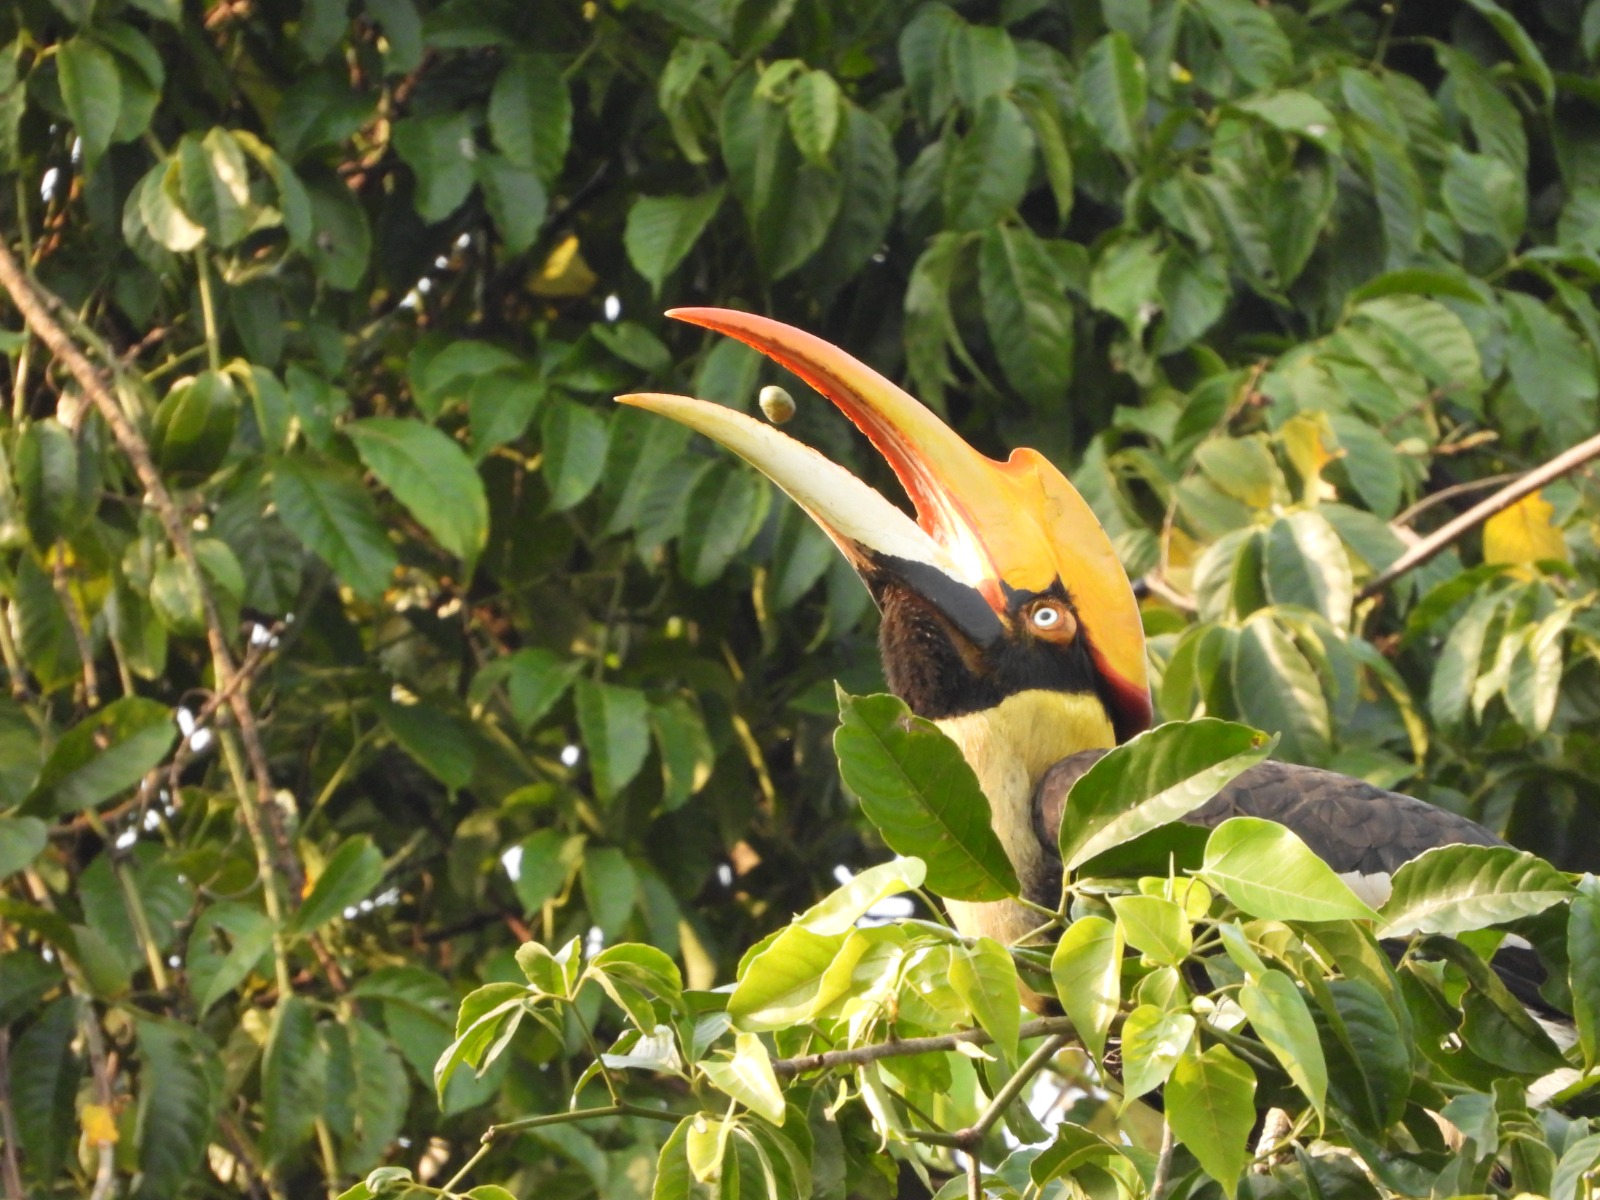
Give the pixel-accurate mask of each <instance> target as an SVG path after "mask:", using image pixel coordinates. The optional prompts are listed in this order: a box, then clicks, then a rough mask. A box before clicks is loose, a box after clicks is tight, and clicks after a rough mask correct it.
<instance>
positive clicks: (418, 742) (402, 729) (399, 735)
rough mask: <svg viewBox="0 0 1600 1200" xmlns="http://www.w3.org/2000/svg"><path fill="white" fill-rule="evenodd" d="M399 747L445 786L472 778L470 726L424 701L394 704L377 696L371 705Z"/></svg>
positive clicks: (461, 784) (460, 785)
mask: <svg viewBox="0 0 1600 1200" xmlns="http://www.w3.org/2000/svg"><path fill="white" fill-rule="evenodd" d="M373 707H374V708H376V709H377V712H378V716H379V717H381V718H382V719H383V724H384V727H385V728H387V729H388V731H389V732H390V734H392V735H393V737H394V740H395V742H396V743H398V744H399V746H400V748H401V749H402V750H404V751H405V752H406V753H407V754H409V755H410V756H411V757H412V758H413V759H415V760H416V761H417V762H418V763H420V764H421V765H422V766H423V767H424V768H426V769H427V772H428V774H430V775H432V776H433V777H434V778H435V779H437V780H438V781H439V782H440V783H442V784H444V785H445V787H447V788H464V787H466V786H467V784H468V783H470V782H471V781H472V771H473V762H474V759H475V757H476V749H475V745H474V741H473V737H472V726H471V725H470V724H469V723H468V722H466V721H464V720H462V719H461V718H460V717H458V716H456V715H455V714H454V713H452V712H447V711H445V710H442V709H440V708H438V707H437V706H435V705H433V704H429V703H427V702H425V701H423V702H418V703H416V704H397V703H395V702H394V701H393V700H389V699H387V698H383V697H379V698H378V699H377V700H376V702H375V703H374V705H373Z"/></svg>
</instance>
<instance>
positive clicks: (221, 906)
mask: <svg viewBox="0 0 1600 1200" xmlns="http://www.w3.org/2000/svg"><path fill="white" fill-rule="evenodd" d="M220 933H226V934H227V935H228V938H229V939H230V941H229V942H228V943H224V942H223V939H222V938H221V937H219V936H218V935H219V934H220ZM273 933H274V929H273V925H272V922H271V921H270V920H268V919H267V917H266V916H265V915H263V914H262V913H260V912H259V911H257V910H256V909H254V908H251V907H250V906H249V905H247V904H242V903H239V902H237V901H232V900H224V901H222V902H220V903H217V904H212V905H211V906H210V907H208V908H206V909H205V910H204V911H203V912H201V914H200V915H199V917H197V918H196V919H195V923H194V928H193V929H191V930H190V931H189V942H188V947H187V951H186V953H185V955H184V965H185V966H186V967H187V968H188V971H189V984H190V987H191V988H192V989H193V991H194V993H195V995H196V997H197V1000H198V1003H199V1005H200V1012H201V1014H202V1015H204V1014H205V1013H207V1012H209V1011H210V1010H211V1009H212V1008H213V1007H215V1006H216V1005H217V1004H218V1003H220V1002H221V1001H222V1000H223V999H224V998H225V997H226V996H227V995H228V993H230V992H231V991H233V989H234V988H236V987H238V986H239V985H240V984H241V983H243V982H244V981H245V979H246V978H247V977H248V976H249V974H250V972H251V971H252V970H254V969H255V968H256V966H257V965H258V964H259V963H260V962H261V958H262V956H263V955H264V954H266V953H267V952H268V951H269V950H271V949H272V937H273Z"/></svg>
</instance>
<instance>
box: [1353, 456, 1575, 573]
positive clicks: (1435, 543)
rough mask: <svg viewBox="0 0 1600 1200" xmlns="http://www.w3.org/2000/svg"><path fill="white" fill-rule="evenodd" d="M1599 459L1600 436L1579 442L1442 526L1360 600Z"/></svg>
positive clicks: (1408, 553) (1406, 555)
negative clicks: (1526, 499)
mask: <svg viewBox="0 0 1600 1200" xmlns="http://www.w3.org/2000/svg"><path fill="white" fill-rule="evenodd" d="M1596 457H1600V434H1596V435H1595V436H1594V437H1591V438H1588V439H1587V440H1585V441H1581V442H1579V443H1578V444H1577V445H1576V446H1573V447H1572V448H1571V449H1570V450H1565V451H1563V452H1562V453H1560V454H1558V455H1556V456H1555V457H1554V458H1552V459H1551V460H1550V461H1549V462H1547V463H1545V464H1544V465H1543V466H1541V467H1535V468H1534V469H1533V470H1531V471H1529V472H1528V473H1527V474H1525V475H1521V476H1519V477H1518V478H1517V480H1516V481H1515V482H1514V483H1510V484H1507V485H1506V486H1505V487H1503V488H1501V489H1500V490H1499V491H1498V492H1496V493H1495V494H1494V495H1492V496H1490V497H1489V498H1488V499H1486V500H1482V501H1480V502H1479V503H1477V504H1474V505H1473V506H1472V507H1471V508H1469V509H1467V511H1466V512H1464V513H1462V514H1461V515H1460V516H1459V517H1457V518H1456V519H1455V520H1453V521H1450V522H1447V523H1446V524H1444V525H1442V526H1440V527H1439V528H1438V529H1436V530H1435V531H1434V532H1432V533H1430V534H1429V535H1428V536H1427V537H1425V538H1423V539H1422V540H1421V541H1419V542H1418V543H1417V544H1416V545H1414V546H1412V547H1411V548H1410V549H1409V550H1407V551H1406V552H1405V553H1404V554H1402V555H1401V556H1400V557H1399V558H1397V559H1395V560H1394V562H1393V563H1391V564H1390V565H1389V568H1388V570H1386V571H1384V572H1382V573H1381V574H1379V575H1378V576H1377V577H1376V578H1374V579H1373V580H1372V581H1371V582H1370V583H1368V584H1367V585H1366V586H1365V587H1364V588H1362V589H1361V593H1360V595H1359V597H1358V599H1362V600H1365V599H1368V598H1369V597H1371V596H1375V595H1377V594H1378V593H1379V592H1381V591H1382V590H1383V589H1384V588H1386V587H1388V586H1389V584H1391V583H1393V582H1394V581H1395V580H1396V579H1398V578H1400V576H1402V575H1404V574H1405V573H1406V572H1408V571H1411V570H1414V569H1415V568H1417V567H1420V566H1421V565H1422V564H1423V563H1425V562H1427V561H1428V560H1429V559H1430V558H1432V557H1433V556H1434V555H1436V554H1438V553H1439V552H1440V551H1441V550H1443V549H1445V548H1446V547H1447V546H1449V545H1451V544H1452V543H1454V542H1456V541H1459V540H1460V539H1461V538H1462V536H1463V535H1465V534H1467V533H1468V532H1470V531H1471V530H1473V529H1475V528H1477V527H1478V526H1479V525H1481V524H1483V522H1485V521H1487V520H1488V519H1489V518H1490V517H1492V516H1494V515H1495V514H1496V513H1498V512H1503V511H1504V510H1505V509H1508V508H1510V507H1511V506H1512V505H1513V504H1515V503H1516V502H1517V501H1518V500H1521V499H1522V498H1523V497H1524V496H1527V495H1529V494H1530V493H1532V492H1536V491H1538V490H1539V489H1540V488H1542V487H1543V486H1544V485H1545V484H1547V483H1550V482H1552V481H1554V480H1556V479H1559V478H1561V476H1563V475H1566V474H1569V473H1571V472H1573V471H1576V470H1577V469H1578V468H1579V467H1581V466H1583V464H1584V463H1586V462H1588V461H1589V460H1590V459H1593V458H1596Z"/></svg>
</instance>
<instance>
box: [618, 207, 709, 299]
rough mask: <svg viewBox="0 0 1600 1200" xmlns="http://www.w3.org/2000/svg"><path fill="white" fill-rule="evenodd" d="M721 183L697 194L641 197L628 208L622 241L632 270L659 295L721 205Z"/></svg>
mask: <svg viewBox="0 0 1600 1200" xmlns="http://www.w3.org/2000/svg"><path fill="white" fill-rule="evenodd" d="M722 195H723V189H722V188H721V187H720V186H718V187H714V188H712V189H711V190H710V191H709V192H703V193H701V194H700V195H698V196H659V197H657V196H640V197H639V198H638V199H637V200H635V201H634V202H633V207H632V208H630V209H629V210H628V223H627V226H626V228H625V229H624V230H623V234H622V243H623V245H624V247H626V249H627V251H628V261H629V262H631V263H632V264H633V269H634V270H635V271H638V272H639V274H641V275H643V276H644V277H645V280H646V281H647V282H648V283H649V284H650V290H651V291H652V292H653V293H654V294H655V295H657V296H659V295H660V294H661V285H662V284H664V283H665V282H666V280H667V276H668V275H671V274H672V272H673V270H674V269H675V268H676V267H677V266H678V264H679V263H681V262H682V261H683V260H684V257H685V256H686V255H687V254H688V253H689V251H690V250H692V249H693V248H694V244H695V243H696V242H698V241H699V240H700V235H701V234H702V233H704V232H705V229H706V226H707V225H709V224H710V223H711V218H712V217H714V216H716V214H717V210H718V209H719V208H721V207H722Z"/></svg>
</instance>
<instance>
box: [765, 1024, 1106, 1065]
mask: <svg viewBox="0 0 1600 1200" xmlns="http://www.w3.org/2000/svg"><path fill="white" fill-rule="evenodd" d="M1076 1032H1077V1027H1076V1026H1074V1025H1073V1023H1072V1022H1071V1021H1070V1020H1068V1019H1067V1018H1066V1017H1039V1018H1038V1019H1037V1020H1033V1021H1028V1022H1026V1023H1024V1024H1023V1026H1022V1028H1021V1029H1020V1030H1019V1031H1018V1036H1019V1037H1020V1038H1021V1039H1022V1040H1024V1041H1025V1040H1027V1039H1028V1038H1036V1037H1049V1036H1053V1035H1062V1036H1065V1037H1071V1036H1072V1035H1073V1034H1075V1033H1076ZM992 1041H994V1039H993V1038H992V1037H990V1036H989V1035H988V1034H987V1033H985V1032H984V1031H983V1030H981V1029H964V1030H962V1031H961V1032H960V1033H946V1034H941V1035H940V1036H938V1037H919V1038H903V1039H901V1040H899V1041H894V1042H877V1043H874V1044H873V1045H871V1046H857V1047H856V1048H855V1049H853V1050H829V1051H827V1052H825V1053H823V1054H802V1055H800V1056H799V1057H798V1058H780V1059H777V1060H775V1061H774V1062H773V1064H772V1069H773V1071H774V1072H775V1073H776V1074H777V1075H778V1076H779V1077H780V1078H783V1079H793V1078H794V1077H795V1076H796V1075H805V1074H808V1073H809V1072H811V1071H829V1070H832V1069H833V1068H834V1067H859V1066H861V1064H863V1063H869V1062H877V1061H878V1060H879V1059H880V1058H904V1057H906V1056H908V1055H912V1054H933V1053H936V1052H938V1051H941V1050H954V1049H955V1048H956V1047H957V1046H960V1045H963V1044H965V1045H969V1046H987V1045H988V1044H989V1043H990V1042H992Z"/></svg>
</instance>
